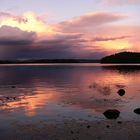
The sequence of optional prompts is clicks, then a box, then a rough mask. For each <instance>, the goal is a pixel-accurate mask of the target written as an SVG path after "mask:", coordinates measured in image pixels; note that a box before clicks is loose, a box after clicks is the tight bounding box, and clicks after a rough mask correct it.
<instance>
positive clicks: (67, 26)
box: [56, 12, 127, 32]
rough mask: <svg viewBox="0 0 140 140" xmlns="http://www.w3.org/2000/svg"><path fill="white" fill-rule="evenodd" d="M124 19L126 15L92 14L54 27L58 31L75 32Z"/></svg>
mask: <svg viewBox="0 0 140 140" xmlns="http://www.w3.org/2000/svg"><path fill="white" fill-rule="evenodd" d="M126 17H127V16H126V15H124V14H118V13H111V12H93V13H88V14H85V15H81V16H79V17H75V18H73V19H71V20H68V21H64V22H60V23H59V24H58V25H57V26H56V27H57V29H58V30H63V31H65V30H66V31H70V32H72V31H74V32H75V31H77V30H79V29H80V30H81V29H82V30H83V29H87V28H94V27H98V26H103V25H106V24H109V23H112V22H116V21H120V20H123V19H125V18H126Z"/></svg>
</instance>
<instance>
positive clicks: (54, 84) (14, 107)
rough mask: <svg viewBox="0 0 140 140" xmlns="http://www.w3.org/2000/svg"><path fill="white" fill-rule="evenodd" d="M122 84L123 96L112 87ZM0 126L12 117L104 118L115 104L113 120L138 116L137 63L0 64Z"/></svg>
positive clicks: (13, 120) (26, 119)
mask: <svg viewBox="0 0 140 140" xmlns="http://www.w3.org/2000/svg"><path fill="white" fill-rule="evenodd" d="M121 88H123V89H125V91H126V93H125V95H124V96H119V95H118V93H117V91H118V90H119V89H121ZM5 96H6V97H17V98H18V99H19V100H8V101H5V102H4V103H2V101H1V100H0V103H1V104H0V124H1V125H0V130H3V131H5V130H6V131H7V128H9V131H10V127H11V126H12V127H13V126H15V127H16V125H15V124H16V123H20V122H21V123H30V122H32V123H36V122H39V121H40V122H41V121H47V122H48V123H57V122H62V121H64V120H72V119H74V120H90V121H95V120H106V118H105V116H104V115H103V112H104V111H106V110H107V109H117V110H119V111H120V112H121V114H120V117H119V118H118V120H123V121H124V120H129V121H131V120H132V121H133V120H134V121H135V120H137V121H140V115H138V114H135V113H134V112H133V110H134V109H135V108H138V107H140V65H137V66H134V65H129V66H128V65H121V66H120V65H100V64H59V65H58V64H57V65H55V64H52V65H1V66H0V97H1V98H3V97H5Z"/></svg>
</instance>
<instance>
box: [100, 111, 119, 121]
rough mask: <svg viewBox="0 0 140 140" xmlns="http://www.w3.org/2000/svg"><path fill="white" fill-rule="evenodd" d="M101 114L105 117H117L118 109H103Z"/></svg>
mask: <svg viewBox="0 0 140 140" xmlns="http://www.w3.org/2000/svg"><path fill="white" fill-rule="evenodd" d="M103 114H104V116H105V117H106V118H107V119H117V118H118V117H119V115H120V111H118V110H116V109H109V110H107V111H105V112H104V113H103Z"/></svg>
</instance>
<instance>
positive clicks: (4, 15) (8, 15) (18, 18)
mask: <svg viewBox="0 0 140 140" xmlns="http://www.w3.org/2000/svg"><path fill="white" fill-rule="evenodd" d="M5 18H12V19H14V20H16V21H18V22H19V23H22V22H23V23H26V22H28V20H27V19H26V18H23V17H21V16H15V15H14V14H11V13H7V12H0V19H5Z"/></svg>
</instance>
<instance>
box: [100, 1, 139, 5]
mask: <svg viewBox="0 0 140 140" xmlns="http://www.w3.org/2000/svg"><path fill="white" fill-rule="evenodd" d="M101 1H102V2H103V3H106V4H113V5H122V4H125V5H127V4H140V0H101Z"/></svg>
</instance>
